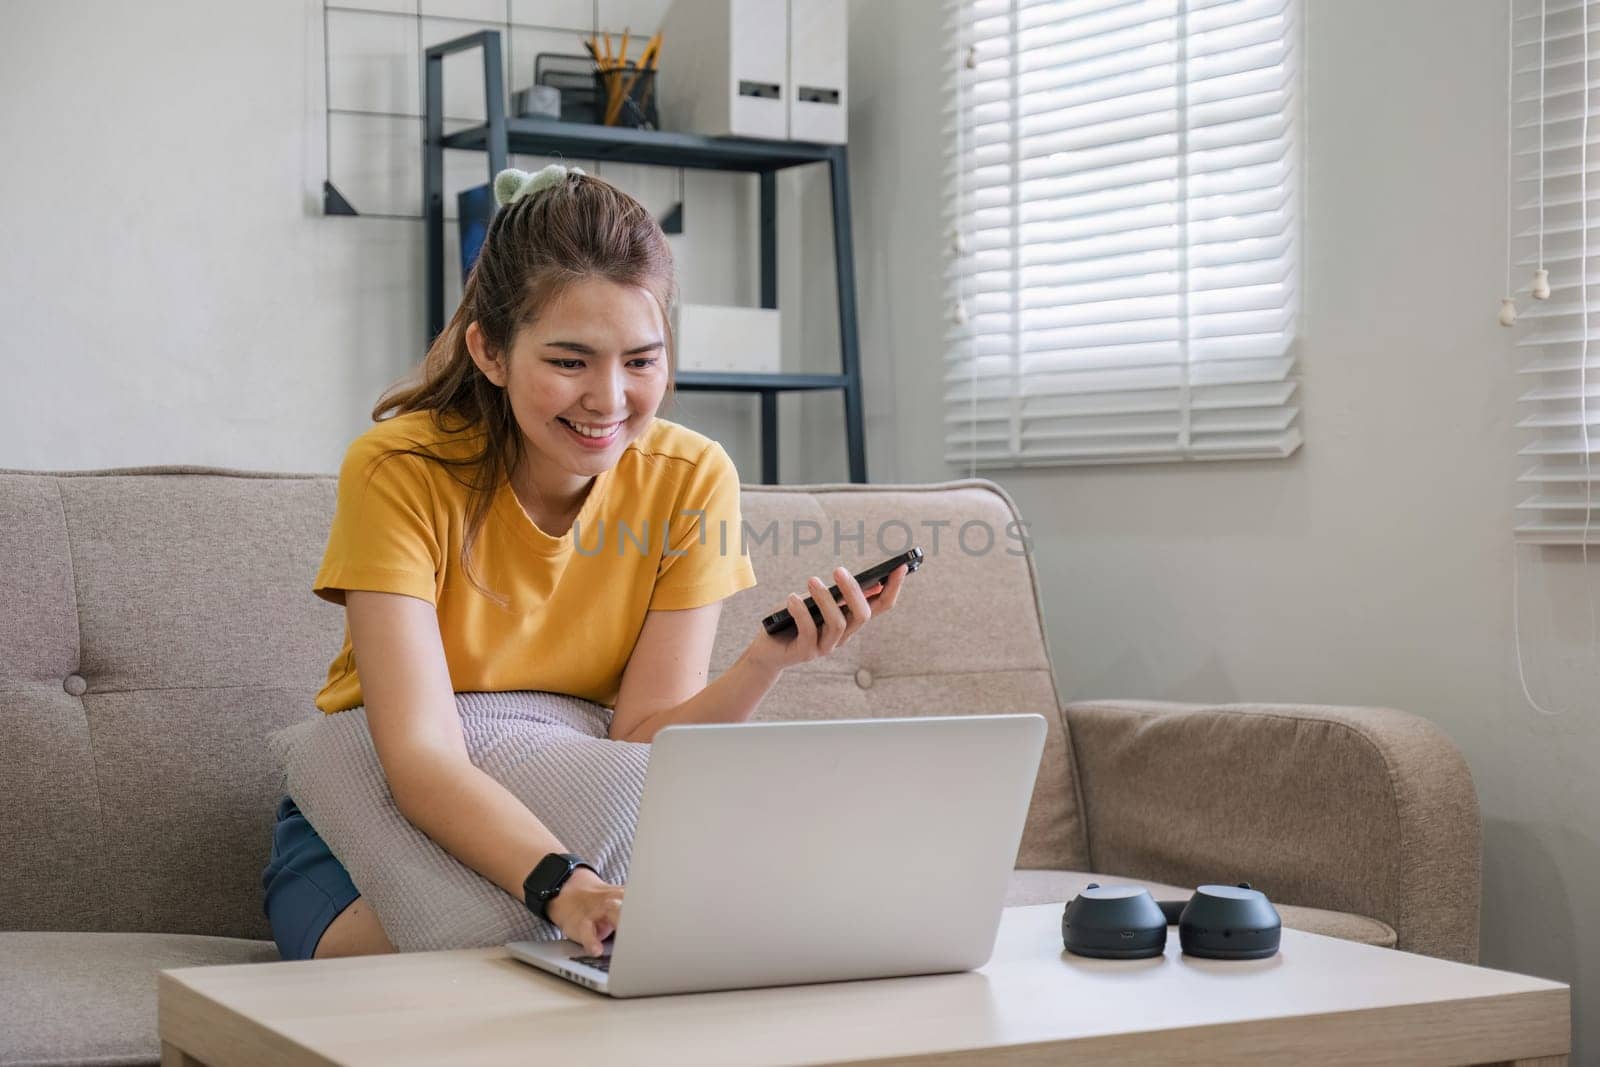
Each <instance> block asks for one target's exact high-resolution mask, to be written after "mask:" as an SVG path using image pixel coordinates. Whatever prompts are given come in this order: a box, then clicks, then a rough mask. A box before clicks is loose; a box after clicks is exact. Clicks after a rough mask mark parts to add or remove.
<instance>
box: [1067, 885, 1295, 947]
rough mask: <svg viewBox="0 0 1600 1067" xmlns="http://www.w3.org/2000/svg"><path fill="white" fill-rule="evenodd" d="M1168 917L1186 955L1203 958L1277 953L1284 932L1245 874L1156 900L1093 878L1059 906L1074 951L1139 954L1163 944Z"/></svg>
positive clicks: (1142, 892) (1133, 888) (1131, 887)
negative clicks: (1241, 878) (1231, 882)
mask: <svg viewBox="0 0 1600 1067" xmlns="http://www.w3.org/2000/svg"><path fill="white" fill-rule="evenodd" d="M1169 925H1175V926H1177V928H1178V940H1179V943H1180V944H1181V945H1182V946H1183V951H1184V954H1185V955H1187V956H1199V957H1201V958H1203V959H1208V960H1264V959H1266V958H1267V957H1269V956H1273V955H1276V954H1277V952H1278V941H1279V938H1280V936H1281V934H1282V932H1283V920H1282V919H1280V918H1279V917H1278V909H1277V908H1274V907H1273V906H1272V902H1271V901H1270V900H1268V899H1267V897H1266V894H1265V893H1262V892H1261V891H1260V890H1259V889H1251V888H1250V883H1249V882H1240V883H1239V884H1238V885H1237V886H1231V885H1203V886H1201V887H1200V888H1199V889H1196V890H1195V891H1194V896H1192V897H1190V898H1189V899H1188V900H1187V901H1182V900H1163V901H1159V902H1157V901H1156V900H1155V899H1154V898H1153V897H1151V896H1150V891H1149V890H1148V889H1144V888H1142V887H1140V886H1136V885H1109V886H1101V885H1099V884H1098V883H1095V882H1090V883H1089V884H1088V886H1086V887H1085V888H1084V890H1083V892H1082V893H1079V894H1078V895H1077V896H1076V897H1074V898H1073V899H1072V901H1071V903H1069V904H1068V905H1067V910H1066V911H1065V912H1064V913H1063V914H1062V916H1061V940H1062V942H1063V943H1064V944H1065V945H1066V948H1067V951H1068V952H1071V953H1074V954H1075V955H1078V956H1092V957H1094V958H1096V959H1103V960H1142V959H1148V958H1150V957H1152V956H1159V955H1161V954H1162V953H1163V952H1164V951H1165V950H1166V947H1167V927H1168V926H1169Z"/></svg>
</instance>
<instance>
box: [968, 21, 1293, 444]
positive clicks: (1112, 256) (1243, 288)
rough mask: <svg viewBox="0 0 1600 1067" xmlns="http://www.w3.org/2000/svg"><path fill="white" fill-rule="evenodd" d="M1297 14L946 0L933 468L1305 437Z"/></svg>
mask: <svg viewBox="0 0 1600 1067" xmlns="http://www.w3.org/2000/svg"><path fill="white" fill-rule="evenodd" d="M1298 7H1299V4H1298V0H1231V2H1217V0H1131V2H1130V0H949V3H948V5H947V10H949V11H950V12H951V14H952V17H953V18H952V23H951V30H952V33H953V35H954V38H955V40H956V42H957V49H956V56H955V83H956V84H955V93H954V97H955V99H954V106H953V107H952V108H951V109H950V110H949V119H948V123H949V125H948V129H947V133H948V136H947V138H946V144H947V146H948V147H947V153H948V156H947V173H946V177H947V179H948V181H949V189H950V195H949V197H948V201H949V205H950V207H949V212H948V214H947V217H946V219H945V225H946V226H947V228H948V234H949V238H950V256H949V259H948V266H947V272H946V296H947V298H948V299H947V302H948V306H949V307H950V320H949V328H948V331H947V333H946V357H945V358H946V364H945V372H946V374H945V395H946V405H945V430H946V437H945V443H946V448H945V456H946V459H947V460H948V461H949V462H951V463H954V464H958V465H963V466H965V465H969V464H970V465H971V466H972V467H973V468H977V467H1018V466H1031V465H1056V464H1072V463H1103V462H1128V461H1155V460H1191V459H1233V458H1249V457H1264V456H1270V457H1279V456H1287V455H1289V454H1290V453H1292V452H1293V451H1294V450H1295V449H1296V448H1298V447H1299V445H1300V441H1301V437H1300V429H1299V426H1298V424H1297V416H1298V412H1299V409H1298V408H1297V407H1296V406H1295V405H1294V403H1293V401H1294V399H1295V394H1296V390H1297V386H1298V383H1297V382H1296V380H1295V376H1294V375H1295V354H1294V351H1293V347H1294V338H1295V327H1296V314H1297V304H1298V301H1297V286H1298V280H1299V277H1300V273H1301V271H1300V259H1299V256H1300V239H1299V237H1300V235H1299V226H1300V222H1299V195H1298V175H1299V159H1298V155H1297V144H1296V133H1297V129H1298V126H1299V123H1298V121H1297V108H1298V106H1299V78H1298V73H1297V69H1298V55H1299V51H1300V49H1299V20H1298V17H1297V16H1298Z"/></svg>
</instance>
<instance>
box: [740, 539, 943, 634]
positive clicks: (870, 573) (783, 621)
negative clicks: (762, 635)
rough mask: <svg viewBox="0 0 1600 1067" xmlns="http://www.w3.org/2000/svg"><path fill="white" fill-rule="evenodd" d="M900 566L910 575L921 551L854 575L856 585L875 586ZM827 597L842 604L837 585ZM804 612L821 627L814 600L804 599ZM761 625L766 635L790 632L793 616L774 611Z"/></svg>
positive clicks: (912, 550)
mask: <svg viewBox="0 0 1600 1067" xmlns="http://www.w3.org/2000/svg"><path fill="white" fill-rule="evenodd" d="M902 565H903V566H904V567H905V568H906V573H907V574H910V573H911V572H912V571H914V570H916V569H917V568H918V567H920V566H922V549H920V548H913V549H911V550H910V551H909V552H902V553H900V554H899V555H898V556H895V557H894V558H893V559H886V560H884V561H883V562H882V563H879V564H878V565H877V566H874V567H868V568H867V569H866V570H864V571H862V572H861V573H860V574H858V575H856V584H857V585H859V586H861V588H863V589H865V588H867V587H868V586H870V585H875V584H876V583H878V582H881V581H883V580H884V579H886V578H888V577H889V575H891V574H893V573H894V570H895V568H896V567H899V566H902ZM828 595H829V596H831V597H833V602H834V603H835V604H843V603H844V594H843V593H841V592H839V587H838V586H837V585H835V586H830V587H829V589H828ZM806 610H808V611H810V612H811V619H812V621H813V622H815V623H816V624H817V625H818V626H821V625H822V608H820V607H818V606H817V602H816V600H815V599H814V598H812V597H806ZM761 625H762V627H763V628H765V629H766V631H767V633H769V634H772V635H774V636H776V635H778V634H781V633H783V632H784V631H786V630H791V631H792V630H793V629H794V616H793V615H790V614H789V609H788V608H782V609H780V610H778V611H774V612H773V613H772V614H771V615H768V616H767V617H766V618H764V619H762V620H761Z"/></svg>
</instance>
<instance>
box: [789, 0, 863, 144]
mask: <svg viewBox="0 0 1600 1067" xmlns="http://www.w3.org/2000/svg"><path fill="white" fill-rule="evenodd" d="M849 32H850V17H849V12H848V11H847V10H846V5H845V0H789V96H788V100H789V139H790V140H791V141H820V142H822V143H825V144H844V143H845V142H846V141H847V140H848V139H849V136H848V130H849V122H848V121H847V111H848V109H847V103H848V101H847V99H846V97H845V82H846V80H847V79H846V75H847V74H848V72H849V68H850V60H849V55H850V52H849Z"/></svg>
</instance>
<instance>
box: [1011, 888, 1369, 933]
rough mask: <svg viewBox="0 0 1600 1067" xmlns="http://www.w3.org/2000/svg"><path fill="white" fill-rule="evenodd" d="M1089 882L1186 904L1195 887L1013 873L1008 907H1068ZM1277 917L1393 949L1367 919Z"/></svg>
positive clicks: (1313, 914)
mask: <svg viewBox="0 0 1600 1067" xmlns="http://www.w3.org/2000/svg"><path fill="white" fill-rule="evenodd" d="M1090 882H1099V883H1100V884H1101V885H1142V886H1144V887H1145V888H1146V889H1148V890H1150V895H1151V896H1153V897H1155V898H1156V899H1157V900H1187V899H1189V897H1190V896H1191V895H1193V893H1194V887H1193V886H1191V887H1190V888H1188V889H1180V888H1178V887H1177V886H1173V885H1163V884H1161V883H1160V882H1146V881H1142V880H1140V879H1138V878H1119V877H1117V876H1116V875H1114V874H1090V873H1088V872H1086V871H1013V872H1012V874H1011V885H1010V887H1009V888H1008V889H1007V891H1006V907H1008V908H1016V907H1021V906H1023V905H1025V904H1054V903H1056V902H1058V901H1059V902H1061V903H1062V904H1065V903H1066V902H1067V901H1069V900H1071V899H1072V898H1073V897H1075V896H1077V895H1078V894H1079V893H1080V892H1082V891H1083V888H1084V887H1085V886H1087V885H1088V884H1089V883H1090ZM1273 907H1275V908H1277V909H1278V916H1279V917H1280V918H1281V919H1283V925H1284V926H1286V927H1288V928H1289V929H1291V930H1304V931H1305V932H1306V933H1308V934H1322V935H1324V936H1326V937H1337V938H1339V939H1340V940H1343V941H1359V942H1360V943H1361V944H1363V945H1378V946H1379V947H1381V948H1393V947H1394V945H1395V932H1394V927H1392V926H1390V925H1388V924H1387V923H1381V922H1379V921H1378V920H1377V919H1369V918H1367V917H1366V916H1365V915H1352V914H1350V913H1349V912H1343V911H1323V910H1322V909H1321V908H1301V907H1296V906H1295V905H1293V904H1278V903H1276V902H1274V904H1273Z"/></svg>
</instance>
